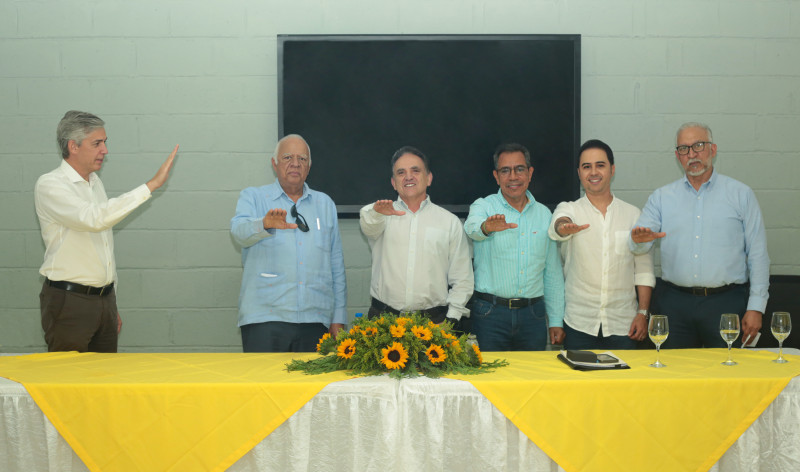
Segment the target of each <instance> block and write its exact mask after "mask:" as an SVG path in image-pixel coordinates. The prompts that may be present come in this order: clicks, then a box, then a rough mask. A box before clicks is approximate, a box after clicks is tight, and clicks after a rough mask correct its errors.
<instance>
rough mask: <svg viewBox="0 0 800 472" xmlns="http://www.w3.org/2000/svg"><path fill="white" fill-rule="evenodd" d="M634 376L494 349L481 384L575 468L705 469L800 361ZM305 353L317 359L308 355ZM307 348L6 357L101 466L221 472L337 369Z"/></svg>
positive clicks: (674, 363)
mask: <svg viewBox="0 0 800 472" xmlns="http://www.w3.org/2000/svg"><path fill="white" fill-rule="evenodd" d="M617 354H619V355H620V357H622V358H623V359H624V360H626V361H627V362H628V363H629V364H630V365H631V367H632V369H630V370H619V371H603V372H597V371H595V372H578V371H572V370H570V369H569V368H567V367H566V366H565V365H564V364H561V363H560V362H559V361H557V360H556V359H555V355H556V353H554V352H524V353H484V356H485V357H487V358H494V357H499V358H506V359H508V360H509V362H510V366H509V367H505V368H501V369H498V370H497V371H496V372H494V373H489V374H483V375H477V376H453V377H455V378H461V379H463V380H467V381H469V382H471V383H472V384H473V385H474V386H475V387H476V388H478V390H480V391H481V393H482V394H484V395H485V396H486V397H487V398H488V399H489V400H490V401H491V402H492V403H493V404H494V405H495V406H496V407H497V408H498V409H499V410H500V411H501V412H503V414H505V415H506V416H507V417H508V418H509V419H510V420H511V421H512V422H514V424H516V425H517V427H519V428H520V430H522V431H523V432H524V433H525V434H526V435H527V436H528V437H529V438H531V440H533V441H534V442H535V443H536V444H537V445H538V446H539V447H540V448H541V449H542V450H543V451H545V452H546V453H547V454H548V455H549V456H550V457H551V458H552V459H553V460H555V461H556V462H557V463H558V464H559V465H561V466H562V467H563V468H564V469H566V470H568V471H579V470H580V471H593V470H597V471H609V470H625V471H633V470H647V471H658V470H665V471H672V470H707V469H708V468H709V467H711V465H713V464H714V462H716V461H717V460H718V459H719V457H720V456H721V455H722V454H723V452H724V451H725V450H726V449H727V448H728V447H729V446H730V445H731V444H732V443H733V442H734V441H735V440H736V438H737V437H738V436H739V435H740V434H741V433H742V432H743V431H744V430H745V429H746V428H747V427H748V426H749V425H750V424H751V423H752V422H753V421H754V420H755V419H756V418H757V417H758V415H760V414H761V412H762V411H763V410H764V408H766V406H767V405H769V403H770V402H771V401H772V400H773V399H774V398H775V396H777V395H778V393H779V392H780V391H781V390H782V389H783V388H784V387H785V386H786V384H787V383H788V382H789V380H790V379H791V377H793V376H795V375H798V374H800V357H798V356H791V357H790V358H791V360H792V361H791V362H790V363H789V364H783V365H777V364H773V363H772V362H770V360H771V359H773V358H774V357H775V354H772V353H765V352H750V351H742V350H737V351H735V359H736V360H737V361H739V363H740V365H738V366H735V367H725V366H722V365H720V364H719V362H721V361H722V360H724V358H725V351H724V350H719V349H711V350H678V351H664V352H663V353H662V360H663V361H664V362H665V363H666V364H668V367H667V368H665V369H652V368H649V367H646V365H647V364H649V363H650V362H652V361H653V358H654V355H655V352H654V351H619V352H617ZM309 356H314V355H313V354H312V355H309ZM300 357H305V356H298V355H297V354H220V353H216V354H77V353H50V354H35V355H30V356H19V357H2V358H0V376H4V377H8V378H11V379H13V380H16V381H18V382H21V383H22V384H24V385H25V387H26V388H27V389H28V392H29V393H30V394H31V396H32V397H33V398H34V400H35V401H36V403H37V405H39V407H40V408H41V409H42V410H43V412H44V413H45V414H46V415H47V416H48V418H49V419H50V421H51V422H52V423H53V425H54V426H55V427H56V428H57V429H58V430H59V432H60V433H61V434H62V436H63V437H64V438H65V439H66V440H67V442H68V443H69V444H70V445H71V446H72V448H73V449H74V450H75V452H76V453H77V454H78V456H79V457H80V458H81V459H82V460H83V461H84V463H86V465H87V467H89V468H90V469H91V470H93V471H104V472H106V471H116V470H123V471H130V470H142V471H148V472H150V471H160V470H178V471H187V470H223V469H225V468H227V467H229V466H230V465H231V464H233V462H235V461H236V460H237V459H238V458H240V457H241V456H242V455H244V454H245V453H246V452H247V451H248V450H250V449H251V448H252V447H253V446H254V445H255V444H257V443H258V442H259V441H260V440H262V439H263V438H264V437H266V436H267V435H268V434H269V433H270V432H271V431H272V430H273V429H274V428H275V427H277V426H278V425H279V424H281V423H282V422H283V421H284V420H285V419H286V418H288V417H289V416H290V415H291V414H293V413H294V412H295V411H296V410H298V409H299V408H301V407H302V406H303V405H304V404H305V403H306V402H307V401H308V400H309V399H310V398H311V397H313V396H314V395H315V394H316V393H317V392H319V390H321V389H322V388H323V387H324V386H325V385H327V384H328V383H330V382H333V381H337V380H344V379H347V378H349V376H348V374H347V373H344V372H337V373H333V374H325V375H320V376H308V375H303V374H300V373H287V372H285V371H284V367H285V364H286V362H288V361H289V360H290V359H292V358H300Z"/></svg>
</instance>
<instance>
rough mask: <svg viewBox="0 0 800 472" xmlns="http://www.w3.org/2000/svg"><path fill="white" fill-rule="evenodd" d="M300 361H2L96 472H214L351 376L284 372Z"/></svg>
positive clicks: (0, 372) (36, 357)
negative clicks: (322, 392) (328, 387)
mask: <svg viewBox="0 0 800 472" xmlns="http://www.w3.org/2000/svg"><path fill="white" fill-rule="evenodd" d="M310 356H313V355H309V356H305V357H310ZM301 357H303V356H298V354H224V353H215V354H95V353H85V354H78V353H75V352H64V353H46V354H33V355H27V356H18V357H0V376H3V377H7V378H10V379H12V380H15V381H17V382H20V383H22V384H23V385H24V386H25V388H26V389H27V390H28V393H30V395H31V397H33V399H34V401H36V404H37V405H38V406H39V408H41V409H42V411H43V412H44V414H45V415H47V417H48V418H49V419H50V421H51V422H52V423H53V425H54V426H55V427H56V429H57V430H58V431H59V433H61V435H62V436H63V437H64V439H65V440H66V441H67V442H68V443H69V445H70V446H71V447H72V449H73V450H74V451H75V453H76V454H77V455H78V457H80V458H81V460H83V462H84V463H85V464H86V466H87V467H88V468H89V469H90V470H92V471H95V472H101V471H102V472H111V471H147V472H153V471H162V470H175V471H201V470H202V471H217V470H225V469H226V468H228V467H230V466H231V465H232V464H233V463H234V462H236V461H237V460H238V459H239V458H241V457H242V456H243V455H244V454H246V453H247V451H249V450H250V449H252V448H253V446H255V445H256V444H258V443H259V442H260V441H261V440H262V439H264V438H265V437H266V436H267V435H268V434H269V433H271V432H272V431H273V430H274V429H275V428H277V427H278V426H279V425H280V424H281V423H283V421H285V420H286V419H287V418H288V417H290V416H291V415H292V414H294V413H295V412H296V411H297V410H298V409H300V408H301V407H302V406H303V405H305V404H306V403H307V402H308V400H310V399H311V398H312V397H313V396H314V395H316V394H317V392H319V391H320V390H322V388H324V387H325V385H327V384H329V383H330V382H335V381H337V380H345V379H348V378H352V375H349V374H347V373H345V372H335V373H331V374H324V375H314V376H312V375H301V374H289V373H288V372H286V371H285V364H286V363H287V362H289V361H290V360H291V359H293V358H301Z"/></svg>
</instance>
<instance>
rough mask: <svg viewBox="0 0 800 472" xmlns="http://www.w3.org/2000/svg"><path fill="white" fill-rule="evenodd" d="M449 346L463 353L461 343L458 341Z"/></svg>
mask: <svg viewBox="0 0 800 472" xmlns="http://www.w3.org/2000/svg"><path fill="white" fill-rule="evenodd" d="M448 346H450V348H451V349H453V351H455V352H461V343H460V342H458V339H456V340H455V341H453V342H451V343H450V344H448Z"/></svg>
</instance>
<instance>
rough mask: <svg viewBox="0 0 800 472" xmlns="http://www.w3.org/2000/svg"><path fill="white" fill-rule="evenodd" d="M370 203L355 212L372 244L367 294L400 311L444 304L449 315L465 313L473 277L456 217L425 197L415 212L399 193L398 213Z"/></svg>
mask: <svg viewBox="0 0 800 472" xmlns="http://www.w3.org/2000/svg"><path fill="white" fill-rule="evenodd" d="M372 206H373V205H367V206H365V207H364V208H362V209H361V212H360V214H361V218H360V223H361V231H363V232H364V235H366V236H367V239H368V240H369V245H370V247H371V248H372V282H371V283H370V290H369V291H370V295H372V296H373V297H374V298H377V299H378V300H380V301H382V302H383V303H386V304H387V305H389V306H391V307H392V308H394V309H396V310H399V311H414V310H424V309H426V308H433V307H437V306H444V305H447V306H448V311H447V317H448V318H454V319H460V318H461V317H462V316H463V315H467V316H469V310H468V309H467V308H466V304H467V301H469V298H470V297H471V296H472V289H473V286H474V279H473V274H472V260H471V259H470V253H469V242H468V241H467V235H466V233H464V227H463V226H462V225H461V220H459V219H458V217H456V215H454V214H452V213H450V212H449V211H447V210H445V209H444V208H442V207H440V206H437V205H435V204H433V203H431V200H430V197H428V198H426V199H425V201H424V202H422V205H421V206H420V208H419V210H418V211H417V212H416V213H414V212H412V211H411V210H409V209H408V207H407V206H406V204H405V203H404V202H403V201H402V200H401V199H399V198H398V199H397V201H395V202H394V208H395V209H396V210H400V211H405V212H406V214H405V215H403V216H394V215H393V216H386V215H383V214H381V213H378V212H377V211H375V210H373V209H372ZM448 287H450V288H449V289H448Z"/></svg>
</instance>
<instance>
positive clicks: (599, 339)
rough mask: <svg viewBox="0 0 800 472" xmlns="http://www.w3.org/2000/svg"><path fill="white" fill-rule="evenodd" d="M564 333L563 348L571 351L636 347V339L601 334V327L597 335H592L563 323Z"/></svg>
mask: <svg viewBox="0 0 800 472" xmlns="http://www.w3.org/2000/svg"><path fill="white" fill-rule="evenodd" d="M564 335H565V337H564V349H569V350H571V351H578V350H581V349H586V350H592V349H596V350H600V349H602V350H607V349H636V341H634V340H633V339H631V338H629V337H627V336H603V329H602V328H600V333H599V335H598V336H592V335H591V334H586V333H584V332H582V331H578V330H576V329H573V328H572V327H571V326H569V325H568V324H567V323H564Z"/></svg>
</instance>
